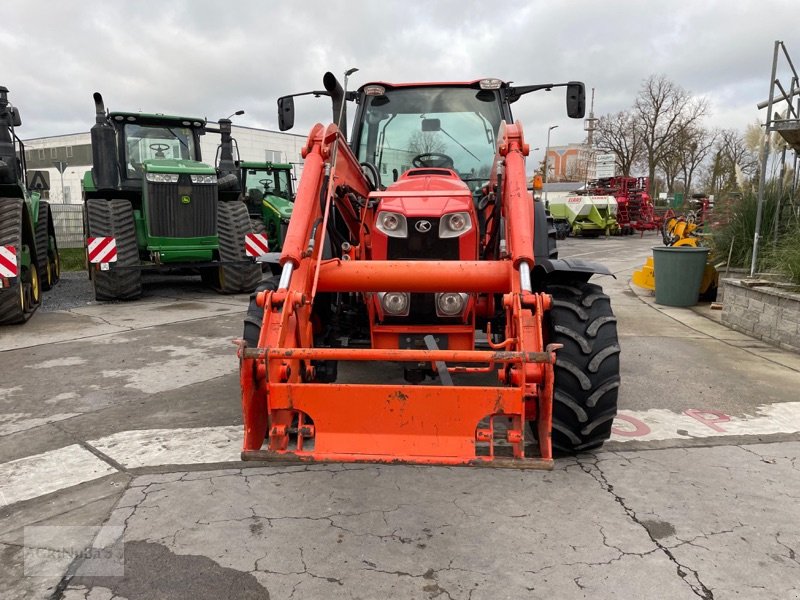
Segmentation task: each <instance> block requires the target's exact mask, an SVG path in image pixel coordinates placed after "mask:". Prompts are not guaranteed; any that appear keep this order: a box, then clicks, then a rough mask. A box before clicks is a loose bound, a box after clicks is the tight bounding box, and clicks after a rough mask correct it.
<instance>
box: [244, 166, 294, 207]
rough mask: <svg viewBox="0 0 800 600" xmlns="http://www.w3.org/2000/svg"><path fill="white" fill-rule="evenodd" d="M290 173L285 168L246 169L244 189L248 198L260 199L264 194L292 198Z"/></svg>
mask: <svg viewBox="0 0 800 600" xmlns="http://www.w3.org/2000/svg"><path fill="white" fill-rule="evenodd" d="M289 176H290V173H289V171H288V170H286V169H247V175H246V177H245V190H246V192H247V196H248V197H249V198H255V199H258V200H260V199H262V198H263V197H264V196H279V197H281V198H283V199H285V200H291V199H292V188H291V184H290V177H289Z"/></svg>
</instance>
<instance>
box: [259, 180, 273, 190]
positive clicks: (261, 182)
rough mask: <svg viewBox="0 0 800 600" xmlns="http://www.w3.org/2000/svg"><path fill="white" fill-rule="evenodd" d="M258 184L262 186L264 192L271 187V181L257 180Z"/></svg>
mask: <svg viewBox="0 0 800 600" xmlns="http://www.w3.org/2000/svg"><path fill="white" fill-rule="evenodd" d="M258 183H260V184H261V185H263V186H264V189H265V190H268V189H269V188H270V187H272V180H271V179H259V180H258Z"/></svg>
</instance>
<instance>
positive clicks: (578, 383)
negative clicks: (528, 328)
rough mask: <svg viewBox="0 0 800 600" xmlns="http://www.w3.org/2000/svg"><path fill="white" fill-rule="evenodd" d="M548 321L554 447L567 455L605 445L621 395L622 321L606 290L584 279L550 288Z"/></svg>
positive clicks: (555, 284) (561, 283)
mask: <svg viewBox="0 0 800 600" xmlns="http://www.w3.org/2000/svg"><path fill="white" fill-rule="evenodd" d="M546 291H547V293H549V294H551V295H552V296H553V307H552V308H551V309H550V311H548V314H547V316H546V319H545V321H546V326H547V335H548V342H549V343H558V344H563V345H564V347H563V348H562V349H561V350H559V351H558V352H557V353H556V365H555V390H554V399H553V400H554V401H553V447H554V448H556V449H558V450H560V451H562V452H567V453H574V452H579V451H581V450H589V449H592V448H597V447H598V446H601V445H602V444H603V442H605V441H606V440H607V439H608V438H609V437H610V436H611V426H612V424H613V421H614V417H615V416H616V414H617V393H618V391H619V384H620V377H619V353H620V347H619V340H618V338H617V319H616V317H614V313H613V312H612V310H611V302H610V301H609V298H608V296H606V295H605V294H604V293H603V288H601V287H600V286H599V285H595V284H592V283H584V282H582V281H579V280H574V281H563V282H559V283H554V284H550V285H548V286H547V289H546Z"/></svg>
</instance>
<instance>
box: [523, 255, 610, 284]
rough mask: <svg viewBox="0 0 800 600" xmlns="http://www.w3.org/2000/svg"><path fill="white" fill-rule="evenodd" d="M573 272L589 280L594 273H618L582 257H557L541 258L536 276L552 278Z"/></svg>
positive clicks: (537, 265) (536, 268) (537, 263)
mask: <svg viewBox="0 0 800 600" xmlns="http://www.w3.org/2000/svg"><path fill="white" fill-rule="evenodd" d="M555 274H558V275H562V274H572V275H574V276H576V277H581V278H582V276H583V277H585V281H588V280H589V278H590V277H591V276H592V275H611V276H612V277H613V278H614V279H616V278H617V276H616V275H614V273H613V272H612V271H611V270H610V269H609V268H608V267H607V266H605V265H603V264H600V263H598V262H594V261H591V260H583V259H581V258H556V259H539V260H538V261H537V262H536V267H535V269H534V275H533V276H534V278H537V277H539V278H542V279H545V278H551V277H552V275H555Z"/></svg>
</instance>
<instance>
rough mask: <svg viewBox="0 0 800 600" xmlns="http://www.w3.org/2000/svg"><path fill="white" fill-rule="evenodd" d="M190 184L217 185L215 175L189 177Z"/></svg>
mask: <svg viewBox="0 0 800 600" xmlns="http://www.w3.org/2000/svg"><path fill="white" fill-rule="evenodd" d="M189 179H191V180H192V183H217V176H216V175H189Z"/></svg>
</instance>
